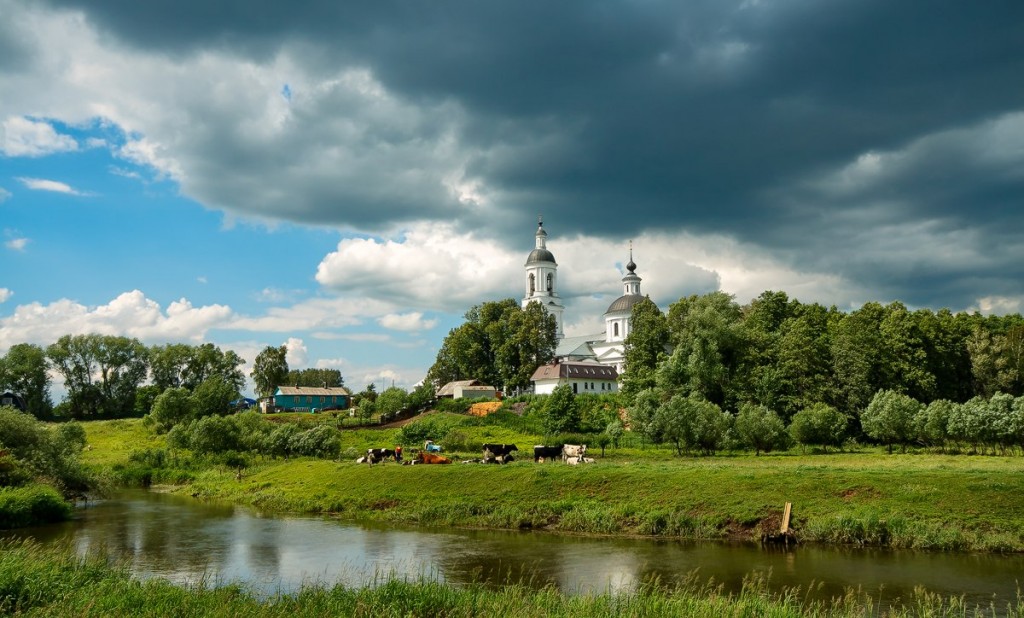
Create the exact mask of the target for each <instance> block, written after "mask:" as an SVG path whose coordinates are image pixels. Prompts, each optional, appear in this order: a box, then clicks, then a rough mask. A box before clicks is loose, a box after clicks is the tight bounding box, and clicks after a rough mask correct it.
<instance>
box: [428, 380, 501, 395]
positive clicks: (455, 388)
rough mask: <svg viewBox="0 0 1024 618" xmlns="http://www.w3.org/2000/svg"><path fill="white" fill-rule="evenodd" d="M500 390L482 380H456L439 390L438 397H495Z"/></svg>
mask: <svg viewBox="0 0 1024 618" xmlns="http://www.w3.org/2000/svg"><path fill="white" fill-rule="evenodd" d="M497 396H498V390H497V389H496V388H494V387H493V386H487V385H486V384H484V383H482V382H481V381H480V380H455V381H453V382H449V383H447V384H445V385H444V386H442V387H441V388H439V389H438V390H437V398H438V399H443V398H448V399H494V398H495V397H497Z"/></svg>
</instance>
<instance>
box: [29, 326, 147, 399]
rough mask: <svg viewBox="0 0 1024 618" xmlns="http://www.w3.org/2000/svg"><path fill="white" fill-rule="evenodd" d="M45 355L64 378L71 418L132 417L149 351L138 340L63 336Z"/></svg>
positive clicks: (114, 337) (100, 336) (145, 373)
mask: <svg viewBox="0 0 1024 618" xmlns="http://www.w3.org/2000/svg"><path fill="white" fill-rule="evenodd" d="M46 355H47V357H48V358H49V359H50V362H51V363H52V364H53V367H54V369H56V370H57V372H58V373H60V374H61V376H63V378H64V385H65V387H66V388H67V391H68V396H67V403H68V405H69V407H70V410H71V416H73V417H74V418H83V417H90V416H101V415H102V416H109V417H117V416H129V415H131V414H133V412H134V409H135V392H136V389H138V387H139V384H140V383H141V382H142V380H143V379H145V377H146V375H147V373H148V370H149V366H148V357H149V350H148V349H147V348H146V346H144V345H142V343H140V342H139V340H138V339H134V338H128V337H118V336H114V335H95V334H92V335H64V336H63V337H61V338H60V339H58V340H57V342H56V343H54V344H52V345H50V346H49V347H48V348H47V349H46Z"/></svg>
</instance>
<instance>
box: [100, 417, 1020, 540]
mask: <svg viewBox="0 0 1024 618" xmlns="http://www.w3.org/2000/svg"><path fill="white" fill-rule="evenodd" d="M307 418H308V417H307ZM438 419H441V420H444V421H445V422H450V423H454V424H456V426H457V430H458V431H457V433H458V438H459V441H460V442H461V443H464V444H465V445H467V446H466V450H465V451H464V452H454V453H450V455H451V456H452V457H453V458H454V459H455V460H456V463H453V464H452V465H446V466H445V465H442V466H403V465H398V464H395V463H393V462H389V463H385V464H378V465H374V466H369V465H366V464H358V463H356V462H355V459H356V457H358V455H359V454H361V453H363V452H365V449H366V448H368V447H392V446H394V445H395V444H397V443H398V442H397V441H398V440H399V439H400V438H401V437H402V435H403V434H402V433H400V430H397V429H390V430H372V429H357V430H346V431H342V432H341V440H342V443H341V448H340V456H339V458H338V459H332V460H326V459H314V458H292V459H287V460H286V459H280V458H278V459H275V458H261V457H258V456H252V457H250V458H249V459H248V461H246V464H247V465H246V466H245V467H243V468H241V469H239V467H237V465H228V464H226V463H217V462H216V461H214V460H204V459H202V458H198V457H193V456H191V455H190V454H188V453H182V452H170V453H168V454H167V455H166V456H165V457H161V458H160V459H159V461H157V462H154V461H153V458H152V457H148V456H140V455H139V453H140V452H142V451H146V450H149V451H151V452H152V451H154V450H161V452H162V449H163V448H164V446H163V445H162V440H163V438H161V437H159V436H154V435H152V434H150V433H148V430H147V429H146V428H145V427H144V426H143V425H142V424H141V422H140V421H134V420H121V421H110V422H93V423H87V424H86V430H87V435H88V440H89V445H90V447H89V448H88V449H87V451H86V452H85V453H84V455H83V459H84V461H85V462H86V463H87V464H88V465H90V466H92V467H93V468H94V469H95V470H96V471H97V472H98V473H100V474H101V475H106V476H108V477H110V478H111V479H114V480H116V479H121V482H124V483H132V482H138V481H139V480H140V479H144V480H145V482H146V483H152V484H155V485H163V487H162V489H164V490H167V491H172V492H176V493H181V494H186V495H192V496H194V497H197V498H199V499H210V500H214V499H215V500H229V501H233V502H236V503H240V504H247V505H251V506H254V507H257V508H260V509H267V510H273V511H282V512H302V513H329V514H336V515H337V516H339V517H344V518H351V519H369V520H379V521H389V522H400V523H405V524H418V525H430V526H455V527H480V528H499V529H533V530H545V531H550V532H558V533H569V534H593V535H644V536H660V537H673V538H687V539H738V540H757V539H759V538H760V536H761V535H762V534H763V533H770V532H774V531H777V528H778V524H779V518H780V515H781V512H782V509H783V505H784V504H785V503H786V502H792V503H793V505H794V506H793V518H794V520H793V528H794V532H795V534H796V536H797V538H798V539H799V540H800V541H801V542H818V543H834V544H859V545H870V546H885V547H903V548H921V549H942V550H970V551H994V552H1015V551H1022V550H1024V459H1022V458H1021V457H1019V456H1005V457H1003V456H979V455H963V454H959V455H946V454H936V453H924V452H919V453H910V454H893V455H890V454H887V453H886V452H885V450H884V449H881V448H873V447H872V448H857V449H854V450H848V451H846V452H835V451H831V452H828V453H803V452H801V451H800V450H799V449H796V450H792V451H788V452H784V453H779V454H774V453H773V454H769V455H765V454H761V455H759V456H755V455H753V454H749V453H741V454H728V453H726V454H720V455H717V456H714V457H688V456H685V457H681V456H677V455H676V454H674V451H673V450H671V449H668V448H662V447H655V446H650V445H646V446H645V445H642V444H639V443H635V442H632V441H630V440H625V441H624V442H625V444H626V446H625V447H623V448H618V449H614V448H611V447H609V448H608V449H607V450H606V451H605V455H604V456H603V457H602V456H601V453H600V449H597V448H594V449H592V450H591V454H593V455H594V456H595V459H596V462H595V463H593V464H589V465H581V466H566V465H563V464H561V463H560V462H555V463H546V464H535V463H534V462H533V461H532V457H531V456H530V453H531V451H532V445H533V444H537V443H540V442H541V441H542V438H541V437H540V436H537V435H531V434H528V433H521V432H518V431H516V430H514V429H510V428H508V427H504V426H498V425H481V424H478V423H477V424H473V423H467V424H465V425H458V423H460V422H462V421H461V420H460V419H459V418H457V415H436V416H435V419H434V421H435V422H437V420H438ZM325 422H329V421H328V420H326V419H325ZM405 435H408V434H405ZM482 442H505V443H510V442H511V443H516V444H518V445H519V446H520V448H521V449H522V452H521V457H520V459H519V460H517V461H515V462H513V463H510V464H508V465H503V466H502V465H481V464H475V463H467V464H463V463H458V461H459V460H460V459H463V458H465V459H468V458H472V457H479V451H476V450H470V447H469V446H468V445H474V444H476V445H478V444H479V443H482ZM415 446H418V445H409V444H406V445H405V447H406V449H407V452H408V450H411V449H412V448H414V447H415Z"/></svg>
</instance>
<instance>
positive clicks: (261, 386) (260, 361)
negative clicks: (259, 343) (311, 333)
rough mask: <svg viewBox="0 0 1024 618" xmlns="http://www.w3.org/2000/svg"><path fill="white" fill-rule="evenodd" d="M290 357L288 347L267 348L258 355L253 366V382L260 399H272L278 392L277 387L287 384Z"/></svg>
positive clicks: (251, 374)
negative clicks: (287, 358)
mask: <svg viewBox="0 0 1024 618" xmlns="http://www.w3.org/2000/svg"><path fill="white" fill-rule="evenodd" d="M287 355H288V347H287V346H283V345H282V346H279V347H276V348H275V347H274V346H267V347H265V348H263V351H261V352H260V353H259V354H257V355H256V360H255V361H254V362H253V365H252V373H250V374H249V375H250V376H251V377H252V381H253V383H254V384H255V386H256V393H257V394H258V395H259V396H260V397H270V396H271V395H273V394H274V392H275V391H277V387H278V386H281V385H283V384H285V381H286V380H287V379H288V361H287V360H285V357H286V356H287Z"/></svg>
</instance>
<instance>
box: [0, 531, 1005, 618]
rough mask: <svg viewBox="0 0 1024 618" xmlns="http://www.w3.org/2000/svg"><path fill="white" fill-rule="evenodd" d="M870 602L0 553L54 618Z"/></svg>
mask: <svg viewBox="0 0 1024 618" xmlns="http://www.w3.org/2000/svg"><path fill="white" fill-rule="evenodd" d="M877 611H878V607H877V606H876V605H875V604H874V602H873V600H872V599H871V598H870V597H867V596H866V595H864V594H862V593H858V592H856V591H853V590H850V591H848V592H847V593H846V594H845V595H843V596H842V597H840V598H837V599H835V600H833V601H831V602H827V603H819V602H810V603H808V602H805V601H804V599H803V596H802V595H801V592H800V591H799V590H791V591H787V592H784V593H781V594H773V593H770V592H768V591H767V590H766V587H765V582H764V581H763V580H760V579H757V578H752V579H750V580H749V581H748V582H747V583H746V584H745V585H744V587H743V590H742V591H741V592H739V593H737V594H727V593H723V592H722V590H721V588H719V587H718V586H715V585H711V584H701V583H693V584H690V585H684V586H682V587H680V588H678V589H676V590H674V591H670V592H665V591H662V590H660V589H659V588H657V587H656V586H645V587H641V588H640V589H639V590H637V591H634V592H629V593H605V594H596V595H587V596H567V595H564V594H562V593H560V592H558V591H557V590H555V589H553V588H545V589H541V590H536V589H532V588H529V587H527V586H524V585H520V584H516V583H511V584H509V585H507V586H502V587H500V588H499V589H489V588H485V587H483V586H479V585H469V586H455V585H448V584H444V583H440V582H437V581H432V580H426V579H424V580H419V581H412V582H409V581H399V580H393V579H392V580H388V579H387V578H383V580H382V581H380V582H377V585H375V586H367V587H360V588H346V587H343V586H335V587H320V586H309V587H305V588H303V589H302V590H301V591H299V592H298V593H295V594H289V595H276V596H273V597H270V598H260V597H259V596H258V595H256V594H255V593H253V592H252V591H251V590H249V589H247V588H246V587H244V586H241V585H237V584H230V585H224V586H218V587H216V588H206V587H203V586H202V585H201V584H200V585H197V586H192V587H181V586H176V585H174V584H171V583H169V582H167V581H165V580H161V579H149V580H145V581H140V580H137V579H133V578H132V577H131V576H130V574H129V572H128V570H127V569H126V568H124V567H121V566H117V565H113V566H112V565H110V564H109V563H108V561H107V560H106V559H105V558H103V557H102V556H89V557H86V558H80V557H78V556H77V555H75V554H74V553H73V552H72V551H70V550H69V549H68V548H43V547H40V546H38V545H35V544H32V543H10V544H5V545H3V546H2V547H0V612H3V613H4V614H25V615H53V616H65V615H76V616H168V615H179V616H182V615H188V616H193V615H194V616H268V617H269V616H289V617H296V616H424V617H426V616H430V617H433V616H450V617H459V616H466V617H470V616H507V617H513V618H514V617H518V616H555V617H559V616H562V617H577V616H579V617H589V616H610V615H627V616H638V617H642V616H652V617H653V616H695V617H704V616H706V617H709V618H710V617H718V616H723V615H732V616H741V615H742V616H777V617H780V618H785V617H794V618H800V617H818V616H838V617H840V618H843V617H850V618H853V617H862V616H865V617H866V616H873V615H875V614H876V613H877ZM886 615H888V616H893V617H901V616H918V615H928V616H965V615H970V616H974V615H977V616H996V615H1000V616H1007V617H1008V618H1019V617H1020V616H1021V615H1022V613H1021V604H1020V603H1019V602H1018V603H1016V604H1013V605H1011V606H1009V607H998V608H996V607H988V608H977V609H976V608H971V607H965V606H964V604H963V603H962V602H961V601H958V600H957V599H943V598H939V597H937V596H935V595H930V594H928V593H926V592H923V591H921V592H918V593H916V594H915V597H914V598H909V599H906V600H905V604H904V605H901V606H899V607H894V608H891V609H890V610H889V611H887V612H886Z"/></svg>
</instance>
